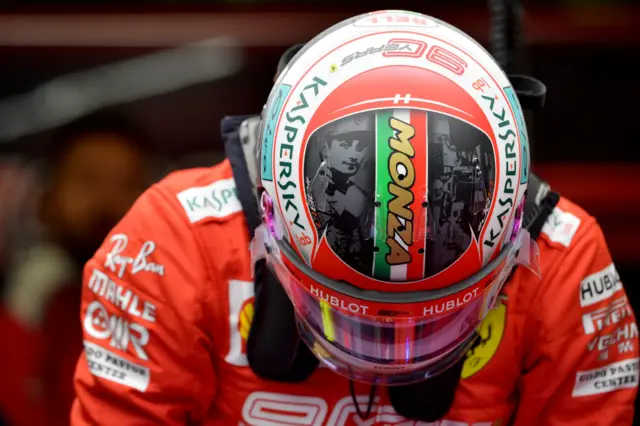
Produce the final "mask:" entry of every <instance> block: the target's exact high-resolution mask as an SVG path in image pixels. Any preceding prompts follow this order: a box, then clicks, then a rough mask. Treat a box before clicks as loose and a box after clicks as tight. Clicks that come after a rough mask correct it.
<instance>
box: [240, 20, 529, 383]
mask: <svg viewBox="0 0 640 426" xmlns="http://www.w3.org/2000/svg"><path fill="white" fill-rule="evenodd" d="M265 112H266V114H265V115H264V116H263V117H265V119H264V121H263V123H262V126H261V134H260V140H261V141H262V142H263V144H262V148H261V152H260V155H259V158H260V159H261V161H268V162H269V164H270V165H271V166H272V167H263V168H260V170H262V173H261V174H260V177H261V179H260V188H259V193H260V197H261V200H260V204H261V208H262V214H263V220H264V222H265V226H263V227H261V228H260V229H259V230H258V232H257V233H256V235H257V236H256V241H257V244H256V243H254V245H253V247H254V249H255V250H257V251H259V252H260V253H257V254H260V255H264V256H265V257H266V260H267V263H268V265H269V266H270V267H271V269H272V270H273V271H274V273H275V274H276V276H277V277H278V279H279V281H280V282H281V283H282V285H283V287H284V288H285V289H286V291H287V293H288V295H289V297H290V299H291V301H292V303H293V305H294V307H295V312H296V315H297V319H298V325H299V330H300V333H301V335H302V337H303V339H304V340H305V342H306V343H307V344H308V346H309V347H310V348H311V350H312V351H313V352H314V353H315V354H316V356H318V357H319V358H320V359H321V360H322V361H323V362H324V363H325V364H327V365H328V366H329V367H330V368H332V369H334V370H335V371H336V372H338V373H340V374H342V375H345V376H348V377H349V378H351V379H354V380H359V381H363V382H370V383H384V384H389V385H394V384H407V383H412V382H416V381H421V380H424V379H425V378H429V377H432V376H434V375H437V374H439V373H441V372H443V371H444V370H446V369H447V368H449V367H450V366H452V365H454V364H456V363H457V362H458V360H460V358H461V357H462V356H463V355H464V353H465V352H466V350H467V349H468V348H469V345H470V344H471V342H472V339H473V336H474V331H475V329H476V328H477V326H478V325H479V323H480V322H481V321H482V319H483V318H484V317H485V315H486V314H487V312H488V311H489V310H490V309H491V307H492V306H493V304H494V302H495V300H496V298H497V295H498V294H499V292H500V290H501V288H502V285H503V284H504V282H505V280H506V278H507V276H508V275H509V272H510V271H511V269H512V268H513V267H514V266H515V265H516V263H527V261H528V259H527V258H525V256H524V255H523V253H528V252H532V251H531V250H518V249H519V248H520V247H522V246H523V244H530V241H529V240H528V233H527V232H526V231H525V230H522V229H520V225H519V224H520V220H519V217H520V215H521V214H522V206H523V201H524V195H525V191H526V188H527V181H526V178H525V176H527V175H528V174H527V173H526V170H525V169H524V168H525V167H526V164H528V161H526V160H527V159H526V158H523V156H524V155H526V154H525V153H527V152H528V150H527V149H526V146H525V145H526V143H527V140H526V129H525V128H521V127H520V124H519V123H523V122H524V120H523V119H522V114H521V111H520V105H519V104H518V101H517V99H516V98H515V96H514V93H513V90H512V88H511V85H510V82H509V80H508V79H507V77H506V76H505V74H504V73H503V71H502V70H501V69H500V68H499V66H498V65H497V64H496V62H495V61H494V60H493V59H492V57H491V56H490V55H489V54H488V53H487V52H486V51H485V50H484V49H483V48H482V47H481V46H480V45H479V44H478V43H476V42H475V41H474V40H472V39H471V38H469V37H468V36H467V35H466V34H464V33H462V32H461V31H459V30H457V29H456V28H453V27H451V26H450V25H448V24H446V23H444V22H441V21H438V20H436V19H433V18H430V17H428V16H424V15H421V14H418V13H413V12H403V11H384V12H376V13H370V14H366V15H360V16H357V17H355V18H352V19H349V20H347V21H344V22H342V23H340V24H337V25H336V26H334V27H332V28H331V29H329V30H327V31H325V32H323V33H322V34H321V35H320V36H318V37H316V38H315V39H313V40H312V41H310V42H309V43H307V44H306V45H305V46H304V47H303V48H302V49H301V50H300V51H299V52H298V53H297V54H296V55H295V57H293V59H292V61H291V62H290V63H289V64H288V65H287V66H286V67H285V68H284V71H283V72H282V74H281V75H280V76H279V77H278V79H277V80H276V84H275V86H274V88H273V90H272V92H271V95H270V96H269V100H268V102H267V105H266V107H265ZM450 139H451V141H450ZM319 154H320V155H319ZM462 158H464V159H465V161H464V162H461V161H459V160H460V159H462ZM365 160H366V164H367V169H366V170H367V171H368V172H367V173H358V174H357V177H358V178H359V179H358V184H357V185H352V186H348V187H346V189H344V190H343V191H342V192H334V193H332V194H331V196H330V197H329V198H328V199H330V201H331V203H332V208H331V209H328V210H327V211H326V212H325V214H332V215H333V216H334V217H331V218H330V220H324V221H316V222H315V223H314V221H313V220H312V217H314V216H316V215H317V212H316V211H315V210H314V209H316V208H317V207H316V204H315V203H314V202H313V197H311V196H310V194H307V191H309V188H307V186H305V182H310V181H313V179H314V177H315V174H317V171H318V170H319V168H320V166H321V163H322V162H326V164H327V165H329V168H330V169H331V170H332V172H334V171H338V172H341V173H343V174H354V173H356V172H357V171H358V167H361V166H360V165H361V164H363V162H364V161H365ZM454 164H458V166H457V168H456V173H459V174H463V175H465V176H474V179H469V180H465V181H464V182H462V183H460V184H458V183H456V182H454V183H453V184H452V185H453V186H452V188H451V189H449V190H448V191H449V193H448V196H449V197H450V198H451V200H449V202H450V203H452V205H453V206H455V208H450V209H445V208H442V207H441V202H440V204H437V202H438V200H439V199H442V197H443V190H444V182H447V180H448V179H449V176H451V175H452V173H453V166H452V165H454ZM360 175H361V176H360ZM354 178H355V176H354ZM352 179H353V178H352ZM315 190H317V188H315ZM327 191H328V190H327ZM432 191H433V193H432ZM314 197H317V195H316V194H314ZM478 199H482V200H485V199H486V200H489V202H490V204H491V208H488V209H485V211H484V213H483V216H482V217H478V215H477V214H475V213H477V212H476V210H477V209H476V204H477V202H476V200H478ZM310 200H311V201H310ZM432 203H433V205H432ZM354 204H358V206H357V208H356V207H355V206H354ZM436 204H437V205H439V206H440V207H436ZM472 218H473V221H472V220H471V219H472ZM449 222H455V224H456V226H455V229H450V228H451V227H450V226H440V224H441V223H449ZM363 227H365V228H366V229H365V230H364V231H363ZM427 230H429V236H428V237H427ZM452 235H453V236H454V237H455V242H456V243H455V244H449V245H446V247H444V246H443V244H442V241H445V240H447V239H451V238H452ZM447 241H448V240H447ZM265 245H266V246H267V247H268V250H262V249H263V248H264V246H265ZM518 253H520V255H518Z"/></svg>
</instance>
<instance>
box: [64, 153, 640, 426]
mask: <svg viewBox="0 0 640 426" xmlns="http://www.w3.org/2000/svg"><path fill="white" fill-rule="evenodd" d="M230 178H231V170H230V166H229V164H228V162H225V163H223V164H222V165H221V166H218V167H215V168H211V169H196V170H190V171H183V172H179V173H176V174H173V175H171V176H169V177H168V178H167V179H165V180H164V181H162V182H161V183H160V184H158V185H156V186H154V187H152V188H151V189H150V190H148V191H147V192H146V193H145V195H143V196H142V197H141V198H140V199H139V200H138V202H137V203H136V204H135V205H134V207H133V208H132V210H131V211H130V212H129V213H128V215H127V216H126V217H125V218H124V219H123V220H122V221H121V223H120V224H119V225H117V227H116V228H115V229H114V230H113V232H112V233H111V234H110V237H109V238H107V240H106V241H105V244H104V245H103V247H102V248H101V249H100V250H98V252H97V253H96V255H95V257H94V258H93V259H92V260H91V261H90V262H89V263H88V264H87V265H86V268H85V278H84V283H83V296H82V308H81V312H80V315H81V319H82V320H83V321H84V342H85V352H84V355H83V356H81V357H80V360H79V362H78V368H77V370H76V376H75V387H76V391H77V395H78V396H77V399H76V401H75V403H74V405H73V409H72V425H73V426H80V425H94V424H113V425H116V424H117V425H121V426H127V425H134V424H135V425H138V424H164V425H184V424H186V423H195V424H205V425H267V424H268V425H290V426H292V425H307V426H322V425H325V426H351V425H356V424H363V423H362V421H359V422H358V421H356V420H357V419H356V418H355V417H354V416H356V414H355V412H356V410H355V407H354V405H353V402H352V399H351V396H350V392H349V383H348V381H347V380H345V379H344V378H342V377H339V376H336V375H335V374H334V373H333V372H331V371H330V370H329V369H327V368H319V369H318V370H317V371H316V372H315V373H314V374H313V375H312V377H311V378H309V379H308V380H307V381H305V382H304V383H300V384H283V383H275V382H270V381H263V380H260V379H259V378H257V377H256V376H255V375H254V374H253V373H252V372H251V370H250V369H249V367H248V366H247V360H246V356H245V354H244V353H243V347H244V345H243V344H242V343H243V341H244V340H246V336H247V331H248V326H249V323H250V321H251V317H252V309H250V308H247V305H248V304H247V303H246V302H247V301H250V300H251V297H252V296H253V283H252V279H251V263H250V254H249V250H248V247H249V240H248V235H247V232H246V229H245V223H244V218H243V217H242V213H241V211H240V210H239V207H238V202H237V199H236V198H235V197H234V195H233V193H234V192H233V190H234V189H235V188H233V187H232V185H233V184H232V182H231V181H230V180H229V179H230ZM230 188H231V189H230ZM188 189H191V191H189V192H185V193H183V192H182V191H185V190H188ZM225 191H226V192H225ZM178 194H182V195H180V196H179V195H178ZM539 245H540V259H541V261H540V263H541V270H542V279H541V280H540V279H539V278H538V277H536V276H535V275H534V274H533V273H531V272H530V271H528V270H526V269H524V268H520V269H518V270H517V271H516V272H515V274H514V276H513V277H512V279H511V280H510V281H509V282H508V284H507V285H506V287H505V289H504V294H503V295H502V302H501V304H500V305H499V306H498V307H497V308H496V309H494V310H493V311H491V314H490V317H489V318H490V319H488V320H487V321H485V323H483V325H482V326H481V327H480V334H481V336H482V337H483V339H484V341H483V343H482V344H481V345H480V346H479V347H478V348H476V350H475V351H473V352H472V353H469V354H468V358H467V360H466V362H465V367H464V368H463V374H462V380H461V382H460V385H459V387H458V389H457V393H456V397H455V401H454V403H453V406H452V407H451V409H450V411H449V413H447V415H446V419H447V421H446V422H445V421H444V420H443V421H441V422H437V423H435V425H438V426H443V425H456V426H465V425H467V426H468V425H474V426H490V425H498V424H499V425H506V424H512V425H515V426H534V425H535V426H566V425H574V424H579V425H602V426H605V425H617V426H628V425H631V424H632V417H633V412H634V406H633V403H634V399H635V395H636V391H637V380H638V337H637V328H635V329H634V327H635V318H634V315H633V312H632V311H631V308H630V307H629V306H628V302H627V301H626V296H625V291H624V289H622V288H621V287H620V285H619V282H618V281H617V278H615V276H614V275H615V272H614V271H615V269H614V267H613V264H612V260H611V256H610V254H609V251H608V249H607V245H606V242H605V240H604V237H603V235H602V232H601V230H600V228H599V226H598V224H597V223H596V222H595V220H594V219H593V218H592V217H591V216H589V215H587V214H586V213H585V212H584V211H582V210H581V209H580V208H578V207H577V206H576V205H574V204H572V203H570V202H569V201H567V200H566V199H561V201H560V203H559V205H558V207H557V208H556V209H555V210H554V213H553V215H552V216H551V217H550V218H549V220H548V221H547V224H546V225H545V228H544V229H543V232H542V235H541V237H540V239H539ZM604 271H612V272H611V274H609V275H607V274H605V272H604ZM605 276H606V277H607V278H606V280H604V278H603V277H605ZM603 280H604V281H603ZM614 284H615V285H614ZM598 289H599V290H598ZM625 330H626V331H625ZM634 330H635V332H634ZM625 333H626V336H627V338H624V334H625ZM124 336H127V337H128V338H127V339H123V337H124ZM612 336H613V337H612ZM619 343H622V345H620V344H619ZM625 344H627V345H625ZM355 393H356V395H358V399H359V400H360V404H361V409H363V410H364V407H365V404H366V402H367V400H368V394H369V387H368V386H361V385H356V387H355ZM378 397H379V399H378V400H377V403H376V404H375V405H374V408H373V413H374V414H375V415H374V417H373V418H372V419H369V420H368V421H367V422H366V423H364V424H367V425H393V424H396V425H411V426H415V425H416V424H417V423H416V422H412V421H408V420H406V419H402V418H401V417H400V416H398V415H397V414H395V412H394V411H393V408H392V407H391V405H390V404H389V402H388V398H387V395H386V392H385V390H384V389H379V391H378ZM425 403H428V401H425Z"/></svg>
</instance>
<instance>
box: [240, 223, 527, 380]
mask: <svg viewBox="0 0 640 426" xmlns="http://www.w3.org/2000/svg"><path fill="white" fill-rule="evenodd" d="M284 244H287V243H286V241H282V240H281V241H276V240H275V238H273V234H272V233H271V232H269V231H268V230H267V228H266V227H265V226H262V227H261V228H258V230H257V231H256V238H255V239H254V241H253V246H252V253H253V256H254V261H255V260H256V259H257V258H266V260H267V264H268V265H269V267H270V268H271V269H272V271H274V273H275V274H276V276H277V277H278V280H279V281H280V282H281V284H282V285H283V287H284V288H285V290H286V291H287V294H288V295H289V298H290V299H291V301H292V303H293V305H294V308H295V312H296V315H297V317H298V322H299V328H300V332H301V336H302V338H303V339H304V340H305V342H306V343H307V344H308V345H309V347H310V348H311V350H312V351H313V352H314V353H315V354H316V356H318V358H320V359H321V360H322V361H323V362H324V363H325V364H327V365H328V366H329V367H331V368H332V369H334V370H335V371H336V372H337V373H339V374H342V375H344V376H347V377H349V378H351V379H353V380H357V381H361V382H367V383H376V384H386V385H400V384H408V383H412V382H415V381H419V380H424V379H425V378H426V377H431V376H434V375H437V374H440V373H441V372H442V371H444V370H445V369H447V368H449V367H450V366H451V365H453V364H454V363H455V362H457V361H458V360H459V359H460V358H461V357H462V356H463V355H464V353H465V352H466V350H467V349H468V348H469V347H470V345H471V343H472V341H473V339H474V337H475V330H476V329H477V327H478V326H479V325H480V323H481V322H482V320H483V319H484V317H485V316H486V314H487V313H488V312H489V310H490V309H491V308H492V307H493V305H494V302H495V300H496V299H497V296H498V294H499V293H500V290H501V289H502V286H503V285H504V283H505V282H506V280H507V279H508V277H509V276H510V274H511V271H512V270H513V267H514V266H516V265H517V264H525V265H527V266H529V267H531V268H532V269H534V271H536V272H537V263H536V258H537V245H535V242H533V241H530V240H529V238H528V233H527V231H526V230H522V231H521V232H520V233H519V235H518V238H517V241H516V242H515V243H514V244H513V245H512V246H510V247H508V248H506V249H505V250H506V253H505V256H504V257H502V260H500V261H499V262H498V263H492V264H489V265H487V267H488V268H491V271H489V273H484V274H481V275H480V276H481V277H483V278H481V280H482V281H477V280H475V281H474V279H473V277H472V278H471V279H470V280H469V282H468V283H466V284H465V286H463V287H462V288H461V289H459V290H457V291H458V292H464V291H465V289H466V290H467V291H468V289H469V288H470V287H472V286H477V285H478V284H479V283H480V282H482V288H483V290H482V291H481V292H479V294H478V295H477V297H475V298H473V299H471V300H469V301H466V300H465V303H463V304H461V305H460V306H459V307H456V308H455V309H452V310H450V311H440V312H441V313H438V312H437V310H435V311H436V312H433V315H426V314H425V315H411V316H380V315H376V314H375V312H380V311H377V310H375V309H367V310H364V312H365V313H366V314H362V312H361V313H360V314H354V313H352V312H350V311H349V310H348V309H344V307H343V304H342V303H334V302H335V301H336V299H341V300H344V299H346V298H347V296H346V295H344V294H341V293H339V291H337V290H336V289H337V288H340V287H339V286H340V285H341V284H340V283H338V282H335V281H332V280H330V279H328V278H326V277H324V278H322V277H318V275H317V274H315V275H312V274H313V273H312V272H311V271H310V270H309V268H308V267H307V266H306V265H305V264H304V262H302V261H300V260H297V259H289V258H290V255H289V253H288V252H284V251H283V250H282V248H283V245H284ZM265 248H266V250H265ZM285 253H287V254H286V255H285ZM285 256H286V260H287V261H288V262H287V263H285V262H284V259H283V257H285ZM532 259H533V260H534V261H533V262H532V261H531V260H532ZM291 268H295V269H291ZM311 276H313V277H314V278H311ZM461 284H462V283H461ZM314 287H321V288H323V289H324V291H322V292H313V291H310V289H313V288H314ZM415 294H418V295H424V294H433V293H429V292H415ZM435 294H437V293H435ZM458 294H462V293H458ZM454 295H455V294H454ZM386 296H388V297H391V296H390V295H389V294H387V295H386ZM449 296H450V295H449ZM378 297H379V298H380V299H382V298H383V297H385V294H384V293H379V294H378ZM440 297H442V296H440ZM441 300H444V299H442V298H438V296H435V298H434V296H432V297H431V300H415V301H409V302H407V303H409V304H411V303H414V304H419V303H423V304H424V303H440V301H441ZM359 302H360V303H361V304H362V306H364V305H366V304H368V303H369V304H372V303H376V304H378V305H384V303H383V302H381V301H377V302H371V301H367V300H363V299H361V300H359ZM388 305H389V306H393V304H392V303H389V304H388ZM414 312H427V310H426V308H425V309H424V310H418V311H414Z"/></svg>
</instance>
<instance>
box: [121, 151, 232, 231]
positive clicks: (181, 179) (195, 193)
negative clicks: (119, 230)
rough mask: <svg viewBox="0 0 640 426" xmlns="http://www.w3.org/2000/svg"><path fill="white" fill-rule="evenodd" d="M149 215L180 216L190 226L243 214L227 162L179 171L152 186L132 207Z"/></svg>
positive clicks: (135, 212)
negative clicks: (161, 213)
mask: <svg viewBox="0 0 640 426" xmlns="http://www.w3.org/2000/svg"><path fill="white" fill-rule="evenodd" d="M132 210H133V211H134V212H132V213H133V214H139V215H140V216H142V217H144V216H148V214H157V213H158V212H160V211H162V212H163V213H164V217H165V218H168V217H171V216H175V217H176V218H177V217H181V218H182V219H183V220H184V221H186V222H187V223H189V224H191V225H192V224H195V223H202V222H206V221H209V220H219V221H220V220H224V219H226V218H228V217H231V216H234V215H236V214H238V213H241V212H242V206H241V204H240V201H239V200H238V197H237V191H236V185H235V181H234V179H233V173H232V170H231V165H230V163H229V161H228V160H224V161H223V162H221V163H219V164H217V165H214V166H211V167H200V168H191V169H184V170H178V171H175V172H172V173H170V174H169V175H167V176H166V177H164V178H163V179H162V180H160V181H159V182H158V183H156V184H154V185H153V186H151V187H150V188H149V189H148V190H147V191H145V193H144V194H143V195H142V196H141V197H140V198H139V199H138V201H137V202H136V205H134V207H133V208H132Z"/></svg>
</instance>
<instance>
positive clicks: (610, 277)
mask: <svg viewBox="0 0 640 426" xmlns="http://www.w3.org/2000/svg"><path fill="white" fill-rule="evenodd" d="M444 40H446V42H445V41H444ZM298 50H299V53H298V54H297V55H296V56H294V57H293V58H292V56H293V54H287V55H285V58H284V60H283V64H284V65H283V66H282V67H281V70H283V71H282V74H281V76H280V77H279V78H278V79H277V80H276V85H275V86H274V88H273V90H272V92H271V95H270V97H269V99H268V101H267V103H266V105H265V108H264V110H263V114H262V116H260V117H257V116H254V117H250V118H247V117H233V118H232V119H228V120H225V121H223V125H222V130H223V135H224V136H225V138H226V149H227V154H228V159H227V160H225V161H224V162H222V163H221V164H219V165H216V166H213V167H210V168H207V167H205V168H198V169H190V170H184V171H180V172H176V173H173V174H171V175H170V176H168V177H167V178H165V179H163V180H162V181H161V182H160V183H159V184H157V185H154V186H153V187H152V188H151V189H149V190H148V191H147V192H145V194H143V195H142V196H141V197H140V199H139V200H138V202H136V204H135V206H134V207H133V208H132V209H131V210H130V211H129V213H127V215H126V216H125V218H124V219H123V220H122V221H121V222H120V223H119V224H118V225H117V226H116V227H115V228H114V229H113V230H112V231H111V233H110V235H109V236H108V237H107V239H106V240H105V242H104V244H103V246H102V247H101V248H100V249H99V250H98V251H97V252H96V254H95V256H94V257H93V258H92V259H91V260H90V261H89V263H87V266H86V268H85V275H84V286H83V300H82V307H81V316H82V318H83V324H84V335H83V338H84V347H85V350H84V354H83V356H81V357H80V359H79V361H78V368H77V370H76V377H75V386H76V392H77V398H76V401H75V402H74V405H73V409H72V414H71V419H72V425H73V426H81V425H94V424H114V425H115V424H117V425H122V426H126V425H138V424H165V425H186V424H189V425H191V424H205V425H252V426H265V425H270V426H275V425H289V426H292V425H300V426H302V425H305V426H322V425H325V426H352V425H369V426H373V425H392V424H395V425H407V426H409V425H410V426H417V425H426V424H429V425H434V426H445V425H453V424H455V425H456V426H458V425H459V426H470V425H474V426H498V425H507V424H509V425H515V426H540V425H546V426H565V425H570V424H577V425H583V424H584V425H586V424H589V425H598V426H613V425H615V426H618V425H620V426H629V425H630V424H632V421H633V415H634V406H633V402H634V399H635V396H636V392H637V385H638V347H637V343H638V336H637V325H636V323H635V317H634V313H633V311H632V310H631V308H630V306H629V304H628V301H627V298H626V295H625V290H624V288H623V286H622V283H621V282H620V279H619V276H618V274H617V272H616V269H615V266H614V265H613V263H612V259H611V256H610V254H609V250H608V248H607V244H606V242H605V239H604V236H603V235H602V231H601V229H600V227H599V225H598V224H597V222H596V221H595V219H594V218H593V217H592V216H590V215H589V214H587V213H586V212H585V211H583V210H582V209H581V208H579V207H578V206H577V205H575V204H573V203H572V202H570V201H569V200H567V199H565V198H563V197H560V196H559V195H558V194H556V193H555V192H552V191H550V190H549V187H548V186H545V185H544V184H542V183H541V181H540V180H539V179H538V178H536V177H534V176H533V175H530V174H529V161H528V152H529V151H528V149H527V143H528V140H527V134H526V126H525V123H524V118H523V115H522V112H521V110H520V104H519V102H518V101H517V99H516V98H515V93H514V92H513V88H512V87H511V83H510V81H509V80H508V79H507V77H506V75H505V74H504V72H503V71H502V70H501V69H500V68H499V66H498V65H497V63H496V62H495V61H494V60H493V58H491V57H490V55H489V54H488V53H487V52H486V51H485V50H484V49H482V48H481V46H480V45H478V44H477V43H475V42H474V41H473V40H471V39H470V38H469V37H468V36H467V35H465V34H464V33H462V32H460V31H459V30H457V29H455V28H452V27H451V26H448V25H446V24H444V23H442V22H440V21H434V20H433V19H431V18H430V17H426V16H424V15H420V14H416V13H411V12H389V11H387V12H378V13H376V14H370V15H362V16H358V17H355V18H353V19H351V20H348V21H345V22H343V23H341V24H338V25H337V26H335V27H333V28H331V29H330V30H327V31H325V32H323V33H322V34H321V35H320V36H318V37H317V38H315V39H314V40H312V41H311V42H309V43H308V44H307V45H306V46H305V47H303V48H302V49H301V50H300V49H298ZM383 53H384V54H383ZM289 59H290V60H291V61H290V62H289ZM287 63H288V64H287ZM439 121H440V122H442V121H446V124H447V125H446V126H442V125H437V123H438V122H439ZM445 136H446V137H445ZM340 173H342V175H348V176H347V177H345V176H342V177H340ZM527 191H530V193H527ZM438 199H441V200H442V199H444V201H442V202H436V201H437V200H438ZM434 207H437V208H438V211H437V214H435V213H436V212H435V210H434ZM438 217H439V218H440V219H445V220H440V219H438V220H436V219H437V218H438ZM523 223H525V224H526V227H524V226H523ZM452 226H455V227H456V231H455V233H454V232H452V231H451V227H452ZM331 227H334V228H336V229H337V230H339V231H340V232H335V231H334V237H333V238H327V235H328V233H329V232H331V231H330V229H331ZM361 229H364V230H365V231H366V232H361V231H360V230H361ZM354 230H357V231H358V235H357V238H356V237H352V233H353V231H354ZM529 231H530V232H529ZM347 234H348V235H347ZM361 239H362V240H366V243H367V244H368V245H369V244H370V246H369V247H371V250H368V249H367V247H366V246H365V247H363V246H362V245H361V244H360V240H361ZM450 240H453V243H455V244H452V242H451V241H450ZM451 245H453V246H454V247H453V249H446V250H445V248H448V246H451ZM458 246H460V247H462V246H464V247H462V248H464V250H458V248H460V247H458ZM249 247H250V248H251V249H249ZM345 247H347V248H348V250H347V249H345ZM351 249H353V251H351ZM356 252H357V255H358V257H357V259H356V258H354V256H352V253H356ZM538 255H539V256H538Z"/></svg>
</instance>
